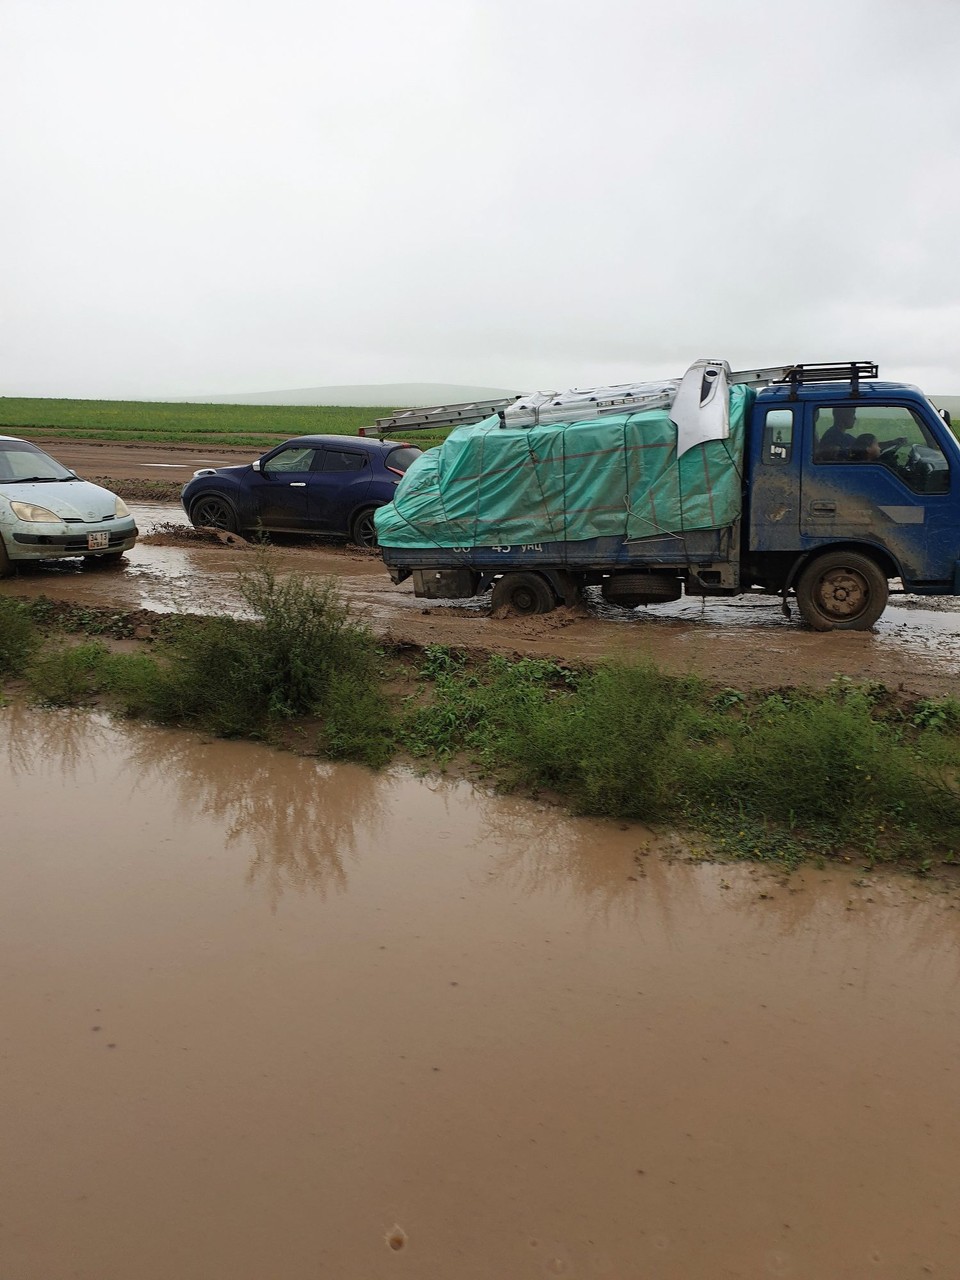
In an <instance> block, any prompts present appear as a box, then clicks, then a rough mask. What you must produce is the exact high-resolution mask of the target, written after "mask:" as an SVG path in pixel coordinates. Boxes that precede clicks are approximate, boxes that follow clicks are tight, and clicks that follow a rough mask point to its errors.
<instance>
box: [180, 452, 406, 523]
mask: <svg viewBox="0 0 960 1280" xmlns="http://www.w3.org/2000/svg"><path fill="white" fill-rule="evenodd" d="M420 452H421V450H420V449H417V448H416V447H415V446H413V445H409V444H401V443H399V442H398V441H396V440H364V439H361V438H359V437H355V436H298V437H297V439H295V440H287V441H286V442H285V443H284V444H281V445H278V446H277V448H276V449H273V450H271V451H270V453H265V454H264V455H263V457H262V458H258V459H257V460H256V462H252V463H248V464H247V465H246V466H242V467H217V468H216V469H215V470H214V469H213V468H209V469H204V470H203V471H197V472H196V473H195V474H194V477H193V479H192V480H191V481H190V482H189V483H188V484H187V485H186V486H185V488H184V490H183V493H182V494H181V496H180V500H181V501H182V503H183V508H184V510H185V511H186V513H187V515H188V516H189V517H190V520H191V523H192V524H194V525H196V526H197V527H198V528H199V527H201V526H212V527H213V528H214V529H226V530H228V531H230V532H231V533H241V532H243V531H244V530H252V529H265V530H275V531H277V532H280V531H286V532H291V533H325V534H333V535H339V536H340V537H343V538H349V539H350V540H351V542H355V543H356V544H357V545H358V546H361V547H374V546H376V544H377V531H376V528H375V526H374V523H373V513H374V511H376V509H377V507H382V506H384V505H385V504H386V503H388V502H392V501H393V493H394V490H395V489H396V487H397V485H398V484H399V483H400V479H401V477H402V476H403V473H404V472H405V471H406V469H407V467H409V465H410V463H411V462H413V460H414V458H416V457H419V455H420Z"/></svg>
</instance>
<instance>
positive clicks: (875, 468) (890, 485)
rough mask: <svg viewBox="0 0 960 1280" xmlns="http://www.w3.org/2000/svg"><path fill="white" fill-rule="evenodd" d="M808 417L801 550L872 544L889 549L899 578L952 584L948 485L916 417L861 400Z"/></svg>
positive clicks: (939, 457) (942, 459)
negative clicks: (824, 545)
mask: <svg viewBox="0 0 960 1280" xmlns="http://www.w3.org/2000/svg"><path fill="white" fill-rule="evenodd" d="M809 412H810V415H811V420H810V423H809V432H808V437H809V449H808V450H807V451H805V459H804V467H803V478H802V482H801V516H800V532H801V535H802V537H803V543H804V545H805V546H811V545H814V546H815V545H817V544H818V543H829V542H843V541H856V542H872V543H874V544H876V545H879V546H882V547H886V548H888V549H889V551H890V552H891V554H892V555H893V556H894V558H895V559H896V560H897V561H898V562H899V564H900V565H901V566H902V569H903V573H904V577H905V579H907V580H909V581H912V582H917V583H922V582H927V583H929V582H944V583H949V582H952V579H953V565H954V560H955V559H956V556H957V550H958V547H957V545H956V532H957V530H956V524H957V520H956V516H955V515H954V514H953V513H952V499H951V495H950V487H951V483H952V482H954V483H955V481H953V477H952V473H951V468H950V465H949V463H948V461H947V458H946V455H945V453H944V451H943V449H942V448H941V447H940V445H939V443H938V442H937V439H936V437H935V435H934V434H933V432H932V430H931V429H930V427H929V425H928V424H926V423H925V422H924V421H923V420H922V419H921V417H920V415H919V413H918V412H917V411H916V410H915V409H914V408H911V407H909V406H907V405H905V404H895V403H888V404H881V403H874V402H873V401H872V400H866V399H858V400H850V401H846V402H839V401H838V402H831V404H830V406H829V407H827V406H815V405H810V406H809Z"/></svg>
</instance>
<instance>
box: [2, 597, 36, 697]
mask: <svg viewBox="0 0 960 1280" xmlns="http://www.w3.org/2000/svg"><path fill="white" fill-rule="evenodd" d="M38 643H39V637H38V635H37V630H36V627H35V626H34V625H33V621H32V619H31V617H30V613H29V610H28V609H26V608H25V607H24V606H23V605H22V604H19V603H18V602H17V601H16V600H0V678H2V677H6V676H18V675H21V674H22V672H23V671H24V670H25V668H26V666H27V663H28V662H29V661H30V658H31V657H32V655H33V653H34V652H35V651H36V648H37V645H38Z"/></svg>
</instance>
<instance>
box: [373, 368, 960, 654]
mask: <svg viewBox="0 0 960 1280" xmlns="http://www.w3.org/2000/svg"><path fill="white" fill-rule="evenodd" d="M876 373H877V369H876V366H875V365H872V364H867V363H866V362H856V363H851V364H844V365H820V366H809V365H807V366H802V365H796V366H789V367H784V368H783V369H780V370H757V371H751V372H749V373H746V374H731V373H730V371H729V369H728V367H727V366H726V365H725V364H723V363H722V362H709V361H703V362H699V363H698V365H696V366H694V367H693V368H692V369H691V370H690V371H688V374H687V375H685V377H684V379H681V380H678V381H677V382H674V383H663V384H635V387H640V388H646V389H647V390H646V391H645V392H644V391H639V392H638V391H633V392H631V393H630V394H628V389H625V388H605V389H602V392H600V393H597V394H596V395H594V397H593V399H592V400H591V399H590V397H589V393H583V392H580V393H566V396H556V395H554V394H553V393H550V396H547V397H539V398H538V397H533V398H529V399H528V400H527V401H526V402H525V401H524V400H523V399H522V398H521V399H518V401H517V402H515V405H508V406H507V408H506V410H504V409H502V408H501V409H499V410H498V411H497V412H496V413H494V414H492V415H490V416H489V417H487V418H485V419H483V420H482V421H480V422H475V423H473V424H469V425H466V426H461V427H458V428H457V429H456V430H455V431H454V432H452V433H451V435H450V436H449V437H448V439H447V441H446V442H445V443H444V444H443V445H442V446H440V447H439V448H438V449H434V450H429V451H428V452H427V453H426V454H424V455H423V457H422V458H420V459H418V460H417V461H416V463H415V464H414V465H413V466H412V467H411V468H410V470H409V471H408V472H407V474H406V476H405V477H404V479H403V481H402V482H401V484H400V485H399V487H398V489H397V493H396V496H395V499H394V502H393V503H392V504H390V506H387V507H385V508H383V509H382V510H381V511H380V512H378V513H377V528H378V535H379V540H380V546H381V551H382V554H383V558H384V560H385V562H386V564H387V565H388V567H389V569H390V573H391V576H392V578H393V580H394V581H395V582H398V583H399V582H402V581H404V580H405V579H407V578H409V577H411V576H412V578H413V583H414V589H415V592H416V594H417V595H418V596H422V597H424V598H426V599H451V598H467V597H472V596H475V595H479V594H482V593H484V592H486V591H492V593H493V595H492V604H493V606H494V607H495V608H497V607H501V608H504V609H505V610H508V611H513V612H516V613H544V612H547V611H549V610H550V609H552V608H554V607H555V606H556V605H557V604H558V603H564V602H565V603H573V602H574V601H575V600H576V599H577V598H578V597H579V595H580V593H581V591H582V590H583V588H584V587H586V586H591V585H592V586H598V587H599V588H600V590H601V591H602V593H603V596H604V598H605V599H606V600H608V601H609V602H611V603H614V604H619V605H622V606H625V607H628V608H633V607H635V606H637V605H640V604H656V603H662V602H665V601H671V600H676V599H678V598H679V597H680V595H681V594H682V593H683V592H684V591H685V592H686V593H687V594H688V595H697V596H719V597H723V596H727V597H733V596H738V595H741V594H743V593H745V592H748V591H761V592H770V593H774V594H777V593H779V594H781V595H782V597H783V599H784V603H785V606H786V601H787V599H788V597H789V596H790V594H791V593H792V594H793V595H794V596H795V598H796V603H797V605H798V607H799V610H800V613H801V615H802V617H803V618H804V619H805V621H806V622H807V623H809V624H810V625H811V626H813V627H815V628H817V629H819V630H833V629H848V630H864V629H866V628H868V627H870V626H872V625H873V623H874V622H875V621H876V620H877V618H878V617H879V616H880V614H881V613H882V612H883V609H884V608H885V606H886V603H887V598H888V592H889V581H890V580H891V579H895V580H896V579H898V580H899V582H900V584H901V587H902V590H903V591H905V592H910V593H916V594H923V595H955V594H958V593H960V446H958V443H957V440H956V438H955V436H954V434H953V432H952V430H951V428H950V424H949V417H948V415H946V414H941V413H940V412H939V411H938V410H937V408H936V407H935V406H934V404H933V403H932V401H930V400H929V399H928V398H927V397H926V396H925V395H924V394H923V393H922V392H921V391H920V390H919V389H918V388H916V387H912V386H909V385H907V384H904V383H896V382H882V381H877V380H875V379H876ZM711 374H712V377H711V376H707V375H711ZM758 386H759V388H760V389H757V388H758ZM617 391H620V392H621V393H622V394H621V396H620V397H619V398H618V397H617V395H615V394H611V393H615V392H617ZM687 393H689V394H687ZM685 395H686V403H685V405H682V404H681V401H683V400H684V396H685ZM578 397H579V398H578ZM584 397H587V398H586V400H585V399H584ZM644 397H645V398H644ZM585 404H587V405H588V406H589V405H590V404H593V405H595V406H597V407H596V408H595V409H594V410H592V411H591V413H592V416H590V417H587V416H586V414H585V412H584V405H585ZM511 409H513V410H514V412H513V415H512V419H511ZM580 414H583V415H584V416H583V418H582V419H581V420H580V421H577V415H580ZM564 418H566V419H569V420H568V421H565V420H564ZM395 422H396V420H393V421H392V422H391V428H392V429H394V430H395V429H396V426H395V425H394V424H395Z"/></svg>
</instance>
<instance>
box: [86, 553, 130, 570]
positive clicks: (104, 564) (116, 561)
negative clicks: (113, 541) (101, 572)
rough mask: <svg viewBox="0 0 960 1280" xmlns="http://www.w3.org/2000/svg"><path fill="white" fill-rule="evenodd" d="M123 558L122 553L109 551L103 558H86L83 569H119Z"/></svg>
mask: <svg viewBox="0 0 960 1280" xmlns="http://www.w3.org/2000/svg"><path fill="white" fill-rule="evenodd" d="M123 556H124V553H123V552H122V551H108V552H107V553H106V555H101V556H84V557H83V567H84V568H85V569H117V568H119V567H120V561H121V560H122V559H123Z"/></svg>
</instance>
